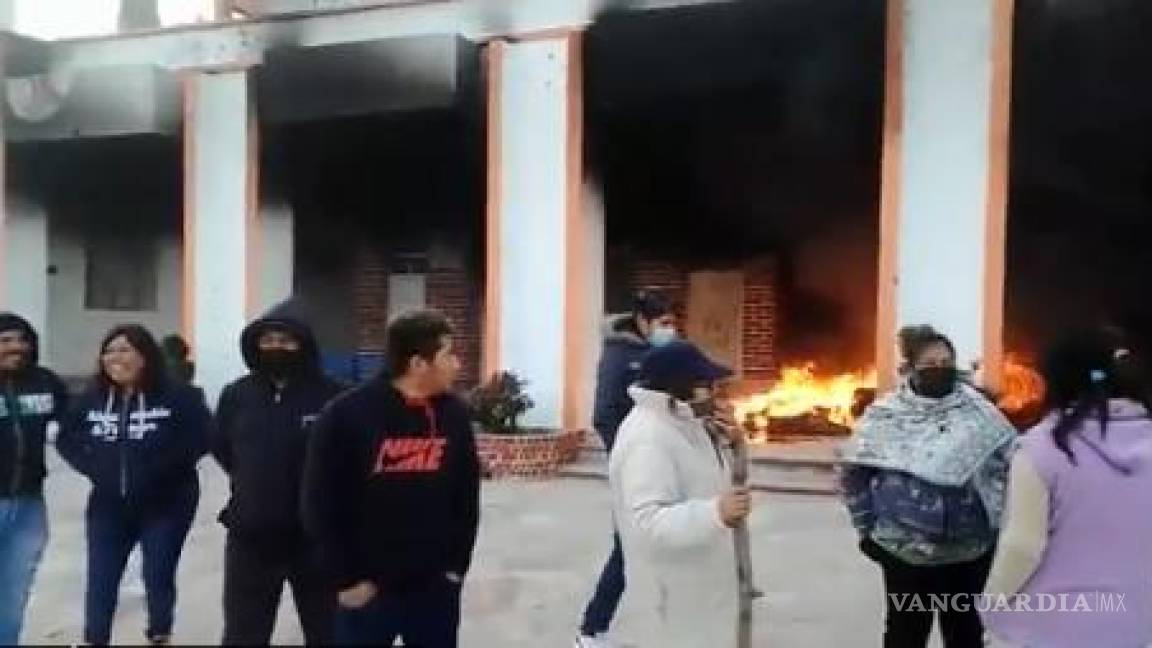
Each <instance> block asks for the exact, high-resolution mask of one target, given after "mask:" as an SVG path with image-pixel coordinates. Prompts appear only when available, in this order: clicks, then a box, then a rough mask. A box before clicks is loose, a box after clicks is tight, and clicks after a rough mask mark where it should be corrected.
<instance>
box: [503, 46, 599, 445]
mask: <svg viewBox="0 0 1152 648" xmlns="http://www.w3.org/2000/svg"><path fill="white" fill-rule="evenodd" d="M580 43H581V37H580V35H579V34H568V35H561V36H551V37H547V38H539V39H526V40H522V41H518V42H515V43H508V42H501V41H496V42H493V43H492V44H490V45H489V48H488V53H487V56H488V58H487V64H488V68H487V70H488V118H489V121H488V129H489V131H488V141H489V151H488V153H489V156H488V174H489V175H488V178H489V183H488V202H489V205H488V245H487V255H488V256H487V268H488V276H487V280H488V284H487V295H486V300H485V303H486V308H487V313H486V319H485V323H486V326H485V353H484V363H483V364H484V367H485V374H486V375H488V374H490V373H491V372H492V371H494V370H500V369H507V370H511V371H514V372H516V373H517V374H518V375H520V376H521V377H522V378H524V379H526V380H527V381H528V389H529V391H530V393H531V395H532V397H533V399H534V400H535V401H536V407H535V408H534V409H533V410H532V411H531V412H530V413H529V414H528V416H526V417H525V420H524V423H525V424H526V425H536V426H543V427H550V428H561V427H563V428H565V429H573V428H580V427H587V426H588V424H589V422H590V420H591V414H590V398H589V397H588V396H587V393H588V389H589V388H590V384H591V381H592V376H591V375H590V373H591V372H590V366H589V365H590V362H589V361H588V358H589V357H590V355H591V354H592V353H593V352H594V346H595V343H596V336H595V329H594V328H593V327H592V325H591V324H592V322H593V320H594V319H596V318H598V316H599V312H600V311H599V309H598V308H597V307H596V303H598V300H602V294H603V270H602V266H603V260H602V257H603V253H604V252H603V234H602V231H600V230H598V229H597V227H600V228H601V229H602V227H603V211H602V209H601V210H597V209H595V208H594V206H595V204H597V203H596V202H595V201H586V200H585V187H584V177H583V117H582V114H583V74H582V56H581V48H580ZM586 206H591V207H593V208H592V209H591V210H589V209H586ZM598 232H599V233H598ZM593 259H599V265H598V266H593V267H590V263H592V260H593ZM596 267H598V268H599V270H596V269H595V268H596Z"/></svg>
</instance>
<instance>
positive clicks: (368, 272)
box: [352, 244, 390, 351]
mask: <svg viewBox="0 0 1152 648" xmlns="http://www.w3.org/2000/svg"><path fill="white" fill-rule="evenodd" d="M355 268H356V271H355V273H354V277H355V278H354V280H353V281H354V282H355V284H354V287H353V291H352V292H353V296H352V298H353V310H354V312H355V317H356V320H355V321H356V348H357V350H359V351H383V350H384V347H385V346H386V344H387V341H388V336H387V331H388V276H389V274H390V264H389V259H388V255H387V252H386V251H384V250H382V249H380V247H379V246H375V245H368V244H365V245H362V246H360V247H359V248H358V249H357V250H356V264H355Z"/></svg>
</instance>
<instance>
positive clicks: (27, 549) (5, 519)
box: [0, 497, 48, 646]
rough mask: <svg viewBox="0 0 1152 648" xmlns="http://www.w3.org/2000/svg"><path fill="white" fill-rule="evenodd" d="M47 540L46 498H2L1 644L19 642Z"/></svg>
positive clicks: (0, 543) (0, 552) (0, 519)
mask: <svg viewBox="0 0 1152 648" xmlns="http://www.w3.org/2000/svg"><path fill="white" fill-rule="evenodd" d="M47 543H48V512H47V509H46V508H45V507H44V500H43V499H41V498H39V497H19V498H10V499H9V498H0V646H15V645H17V644H19V643H20V628H21V627H22V626H23V625H24V608H25V607H27V605H28V595H29V594H30V593H31V592H32V581H33V579H34V578H35V577H36V568H37V567H38V566H39V565H40V557H41V556H42V555H43V554H44V545H46V544H47Z"/></svg>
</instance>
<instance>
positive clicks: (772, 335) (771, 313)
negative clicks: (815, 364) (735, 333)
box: [741, 260, 779, 380]
mask: <svg viewBox="0 0 1152 648" xmlns="http://www.w3.org/2000/svg"><path fill="white" fill-rule="evenodd" d="M776 276H777V274H776V265H775V263H773V262H771V261H768V260H764V261H756V262H752V263H748V264H746V265H745V266H744V304H743V311H742V313H741V317H742V318H743V331H744V341H743V356H744V357H743V361H744V378H745V379H746V380H770V379H772V378H774V377H775V375H776V370H777V358H776V348H777V346H776V342H777V341H776V331H777V330H778V329H777V327H778V325H779V317H778V316H779V304H778V302H777V300H776Z"/></svg>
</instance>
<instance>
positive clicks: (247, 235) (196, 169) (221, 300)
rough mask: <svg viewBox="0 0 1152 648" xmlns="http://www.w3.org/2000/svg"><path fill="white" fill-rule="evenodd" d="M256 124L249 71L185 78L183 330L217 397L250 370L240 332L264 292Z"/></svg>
mask: <svg viewBox="0 0 1152 648" xmlns="http://www.w3.org/2000/svg"><path fill="white" fill-rule="evenodd" d="M254 125H255V124H254V118H253V112H252V102H251V98H250V89H249V79H248V73H247V71H246V70H228V71H208V72H194V73H191V74H190V75H189V76H188V77H186V79H185V124H184V129H185V132H184V145H185V161H184V183H185V184H184V199H185V203H186V204H185V213H184V316H183V319H184V332H185V335H186V337H187V338H188V341H189V343H190V344H191V346H192V352H193V356H194V359H195V361H196V375H197V381H198V382H199V383H200V384H201V385H202V386H203V387H204V390H205V391H206V392H207V394H208V396H209V399H210V400H211V401H213V402H214V401H215V398H216V396H217V395H218V394H219V391H220V389H221V388H222V387H223V386H224V385H225V384H227V383H228V382H229V381H231V380H233V379H235V378H236V377H237V376H239V375H241V374H242V373H244V372H245V371H246V369H245V367H244V363H243V360H242V359H241V357H240V349H239V337H240V331H241V330H242V329H243V328H244V325H245V323H246V322H247V320H248V317H249V316H250V314H251V311H252V309H253V307H254V305H255V304H256V303H257V300H258V298H259V295H260V292H261V286H260V284H259V282H258V281H257V280H256V279H255V276H256V275H255V273H254V272H253V270H254V268H255V267H256V265H255V263H256V259H257V258H258V257H259V253H258V252H257V250H258V249H259V246H258V241H259V238H260V237H259V231H260V228H259V226H258V223H257V218H256V191H255V187H256V178H257V169H256V162H257V157H256V154H255V153H256V129H255V127H254Z"/></svg>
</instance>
